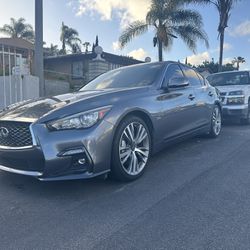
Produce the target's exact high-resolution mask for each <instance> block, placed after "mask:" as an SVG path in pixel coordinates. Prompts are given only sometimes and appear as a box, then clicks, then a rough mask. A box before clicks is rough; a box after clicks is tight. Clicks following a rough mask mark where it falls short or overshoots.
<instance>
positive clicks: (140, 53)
mask: <svg viewBox="0 0 250 250" xmlns="http://www.w3.org/2000/svg"><path fill="white" fill-rule="evenodd" d="M128 56H131V57H133V58H135V59H137V60H142V61H144V60H145V58H146V57H147V52H146V51H145V50H144V49H142V48H140V49H137V50H133V51H131V52H130V53H128Z"/></svg>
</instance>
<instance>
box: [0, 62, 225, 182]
mask: <svg viewBox="0 0 250 250" xmlns="http://www.w3.org/2000/svg"><path fill="white" fill-rule="evenodd" d="M220 131H221V104H220V100H219V97H218V95H217V91H216V89H215V88H214V87H212V86H210V85H209V83H208V82H207V81H206V80H204V78H203V77H202V76H201V75H199V73H197V72H196V71H194V70H193V69H192V68H190V67H187V66H186V65H183V64H180V63H176V62H157V63H145V64H139V65H134V66H128V67H124V68H119V69H116V70H113V71H110V72H108V73H105V74H103V75H101V76H99V77H97V78H96V79H94V80H92V81H91V82H90V83H88V84H87V85H86V86H84V87H83V88H82V89H80V90H79V91H78V92H76V93H69V94H64V95H60V96H55V97H47V98H42V99H38V100H35V101H34V100H29V101H26V102H23V103H19V104H14V105H11V106H9V107H7V108H6V109H4V110H3V111H2V112H1V113H0V169H1V170H4V171H8V172H12V173H16V174H23V175H28V176H33V177H36V178H38V179H39V180H45V181H49V180H65V179H79V178H90V177H94V176H98V175H103V174H106V173H110V174H111V175H112V176H113V177H115V178H117V179H119V180H123V181H130V180H134V179H136V178H138V177H140V176H141V175H142V174H143V173H144V171H145V169H146V166H147V163H148V161H149V158H150V156H151V155H152V154H153V153H155V152H157V151H158V150H160V149H162V148H163V147H164V146H166V145H167V144H170V143H172V142H174V141H177V140H178V141H179V140H180V139H183V138H186V137H190V136H194V135H198V134H208V135H209V136H210V137H217V136H218V135H219V134H220Z"/></svg>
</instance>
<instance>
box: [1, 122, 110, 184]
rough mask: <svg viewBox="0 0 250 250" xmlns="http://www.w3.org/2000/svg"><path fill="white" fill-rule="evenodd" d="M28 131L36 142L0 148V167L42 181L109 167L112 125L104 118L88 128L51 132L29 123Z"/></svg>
mask: <svg viewBox="0 0 250 250" xmlns="http://www.w3.org/2000/svg"><path fill="white" fill-rule="evenodd" d="M32 133H33V137H34V140H35V141H36V143H35V144H36V145H33V146H32V147H30V148H24V149H11V148H0V170H3V171H7V172H11V173H15V174H22V175H27V176H33V177H36V178H38V179H39V180H42V181H50V180H51V181H52V180H53V181H54V180H67V179H84V178H91V177H94V176H97V175H100V174H104V173H106V172H108V171H109V170H110V160H111V148H112V139H113V126H112V125H111V124H110V123H108V122H106V121H105V120H103V121H101V123H100V124H98V125H96V126H94V127H92V128H90V129H84V130H64V131H55V132H50V131H49V130H48V129H47V127H46V125H44V124H33V125H32ZM79 161H80V163H81V164H80V163H79Z"/></svg>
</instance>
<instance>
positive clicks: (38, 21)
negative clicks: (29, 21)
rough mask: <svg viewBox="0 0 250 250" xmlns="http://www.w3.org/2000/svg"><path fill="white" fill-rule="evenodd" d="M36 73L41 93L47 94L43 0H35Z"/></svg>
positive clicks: (41, 94) (42, 94)
mask: <svg viewBox="0 0 250 250" xmlns="http://www.w3.org/2000/svg"><path fill="white" fill-rule="evenodd" d="M35 75H36V76H37V77H38V78H39V95H40V97H42V96H44V95H45V82H44V66H43V0H35Z"/></svg>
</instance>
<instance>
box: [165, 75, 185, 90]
mask: <svg viewBox="0 0 250 250" xmlns="http://www.w3.org/2000/svg"><path fill="white" fill-rule="evenodd" d="M188 85H189V82H188V80H187V79H186V78H185V77H173V78H171V79H170V81H169V83H168V88H169V89H175V88H183V87H187V86H188Z"/></svg>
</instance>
